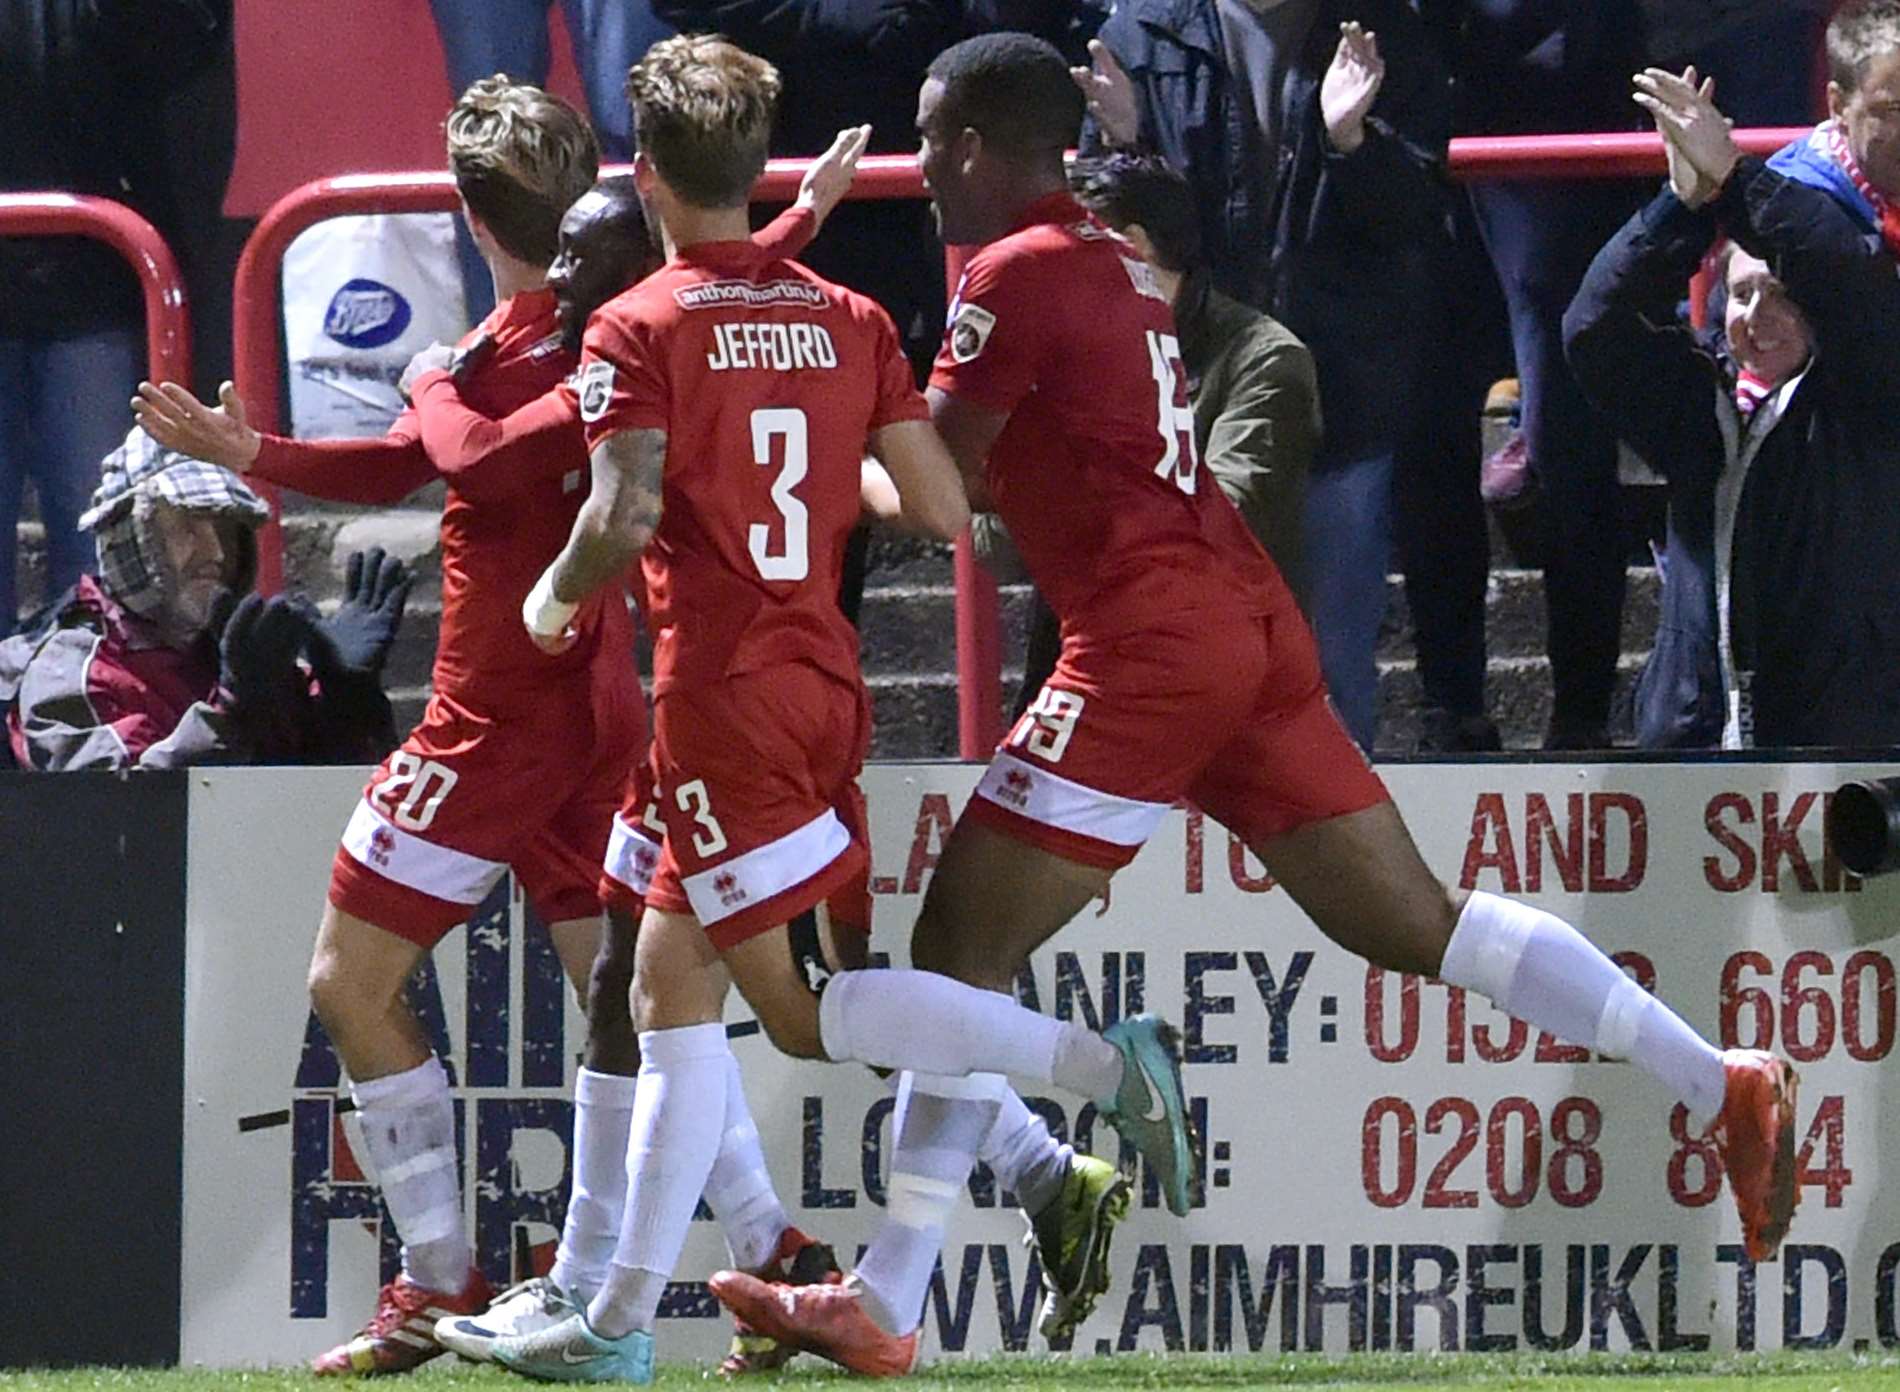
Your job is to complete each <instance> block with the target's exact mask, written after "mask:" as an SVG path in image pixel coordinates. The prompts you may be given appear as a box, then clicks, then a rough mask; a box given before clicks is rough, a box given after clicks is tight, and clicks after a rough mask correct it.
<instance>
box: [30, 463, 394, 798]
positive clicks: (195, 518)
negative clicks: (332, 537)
mask: <svg viewBox="0 0 1900 1392" xmlns="http://www.w3.org/2000/svg"><path fill="white" fill-rule="evenodd" d="M269 516H270V511H269V509H268V508H267V507H266V506H265V505H264V503H263V502H262V500H260V499H259V498H258V496H257V495H256V494H255V493H253V492H252V491H251V490H250V489H249V488H247V487H246V486H245V485H244V483H243V482H242V481H241V480H239V479H238V478H237V476H236V475H234V474H232V473H230V472H228V471H227V470H224V469H221V468H218V467H217V466H216V465H213V464H207V463H204V462H203V461H201V460H196V459H191V458H188V457H186V456H185V455H181V454H176V453H173V452H172V451H169V450H166V449H163V448H161V447H160V446H159V445H158V444H157V443H156V442H155V441H153V440H152V439H151V437H150V436H148V435H146V434H145V432H144V431H142V430H134V431H133V432H132V433H131V434H130V435H129V436H127V437H126V441H125V444H124V445H123V446H121V447H120V448H119V449H118V450H116V451H114V453H113V454H112V455H110V456H109V457H108V458H107V460H106V463H105V468H104V480H103V482H101V484H100V485H99V489H98V491H97V492H96V493H95V494H94V495H93V505H92V507H91V509H90V510H89V511H88V512H87V513H86V514H85V516H84V517H82V518H81V519H80V522H81V525H82V526H83V527H84V528H85V529H86V530H88V531H90V532H91V533H92V534H93V541H94V545H95V549H96V552H97V556H98V569H99V575H98V578H97V579H94V578H93V577H92V576H90V575H86V576H82V577H81V578H80V580H79V582H78V584H77V585H76V586H75V587H74V588H73V589H72V590H70V591H69V592H68V593H67V594H66V595H65V596H64V597H63V598H61V599H60V600H58V601H57V602H56V603H55V604H53V605H52V606H50V607H49V609H48V610H47V611H46V612H45V614H44V615H43V616H42V618H41V619H40V621H39V622H37V623H35V624H34V625H32V626H30V627H29V628H28V630H27V631H25V632H23V633H21V634H18V635H16V636H15V637H13V638H10V639H8V640H7V641H6V642H4V643H0V710H4V712H5V720H6V731H7V737H8V741H7V747H8V750H9V753H10V755H11V758H12V759H13V760H15V761H17V762H18V764H19V765H20V766H21V767H22V768H28V769H37V770H41V771H45V772H61V771H64V770H68V769H119V768H128V767H139V768H178V767H183V766H186V765H191V764H206V763H253V762H269V763H292V762H310V763H318V762H361V761H367V760H371V759H374V758H377V757H379V756H380V755H381V754H382V752H383V751H385V750H387V749H388V748H389V747H390V746H391V745H392V744H394V743H395V731H394V728H393V726H392V724H391V719H390V709H389V702H388V700H387V698H385V697H384V695H383V693H382V689H381V686H380V684H379V680H378V678H379V674H380V672H381V670H382V664H383V659H384V657H385V656H386V654H387V652H388V649H389V645H390V643H391V641H393V639H394V637H395V632H396V626H397V624H398V623H399V622H400V621H401V617H402V609H403V604H404V602H405V600H406V598H407V595H408V589H409V577H408V574H407V572H406V571H405V570H404V569H403V566H402V564H401V562H399V561H397V560H395V559H394V558H393V557H391V558H387V559H385V558H384V557H383V556H382V554H381V552H379V551H373V552H370V553H369V554H368V555H367V556H365V555H363V554H361V553H359V554H357V555H355V556H352V557H351V558H350V579H349V585H348V591H347V594H346V597H345V600H344V603H343V605H342V607H341V608H339V609H338V610H337V612H336V613H335V614H334V615H333V616H332V617H331V618H329V619H327V620H323V621H318V620H317V619H316V618H315V617H314V615H313V613H312V612H311V611H310V610H309V609H308V608H307V607H305V606H301V605H299V604H298V603H296V602H294V601H290V600H286V599H282V598H277V599H272V600H269V601H266V600H263V599H261V598H259V597H258V596H256V595H252V594H248V593H247V591H248V590H249V589H250V586H251V582H252V580H253V578H254V575H255V572H256V557H257V547H256V540H255V537H254V535H253V533H254V532H255V530H256V528H257V527H258V526H259V525H261V524H262V523H263V522H264V521H265V520H266V519H267V518H268V517H269ZM240 595H241V596H243V598H241V599H238V598H235V597H236V596H240Z"/></svg>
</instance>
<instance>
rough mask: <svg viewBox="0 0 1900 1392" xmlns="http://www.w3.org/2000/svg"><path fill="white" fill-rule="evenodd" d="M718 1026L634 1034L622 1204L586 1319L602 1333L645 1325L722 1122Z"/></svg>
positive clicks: (725, 1052) (618, 1333)
mask: <svg viewBox="0 0 1900 1392" xmlns="http://www.w3.org/2000/svg"><path fill="white" fill-rule="evenodd" d="M731 1057H732V1051H731V1049H729V1048H728V1047H727V1046H726V1027H725V1026H724V1025H722V1024H710V1025H688V1026H686V1027H685V1028H683V1029H669V1030H643V1031H642V1032H641V1034H640V1079H639V1084H638V1087H637V1088H636V1090H635V1092H634V1101H633V1124H632V1126H631V1128H630V1131H629V1138H628V1145H627V1203H626V1211H625V1212H624V1213H623V1214H622V1215H621V1219H620V1240H619V1242H618V1243H617V1244H616V1245H615V1247H614V1255H613V1260H612V1261H611V1262H610V1263H609V1264H608V1267H607V1279H606V1281H605V1283H603V1284H602V1286H601V1288H600V1291H599V1293H598V1294H596V1295H595V1296H594V1298H593V1300H592V1301H590V1302H589V1304H588V1307H587V1322H588V1324H589V1325H591V1326H592V1327H593V1329H594V1332H595V1333H597V1334H599V1335H601V1336H602V1337H604V1338H608V1339H618V1338H622V1337H624V1336H625V1335H626V1334H628V1333H630V1332H632V1331H633V1330H636V1329H638V1330H643V1331H645V1332H647V1333H651V1332H652V1331H653V1325H654V1321H655V1319H656V1318H657V1317H658V1314H659V1309H660V1297H661V1296H662V1295H664V1294H665V1293H666V1282H667V1277H668V1276H670V1275H671V1274H672V1271H673V1268H674V1267H675V1266H677V1265H678V1264H679V1259H680V1249H681V1248H682V1247H684V1246H685V1245H686V1233H687V1230H688V1229H689V1228H690V1227H691V1226H692V1222H693V1210H694V1209H695V1208H696V1207H698V1205H699V1196H700V1194H701V1192H702V1191H703V1190H704V1189H705V1187H706V1179H707V1176H708V1175H710V1174H711V1173H712V1167H713V1161H714V1160H715V1159H716V1158H717V1157H718V1155H719V1137H720V1133H721V1132H722V1131H724V1130H725V1120H726V1078H727V1072H726V1066H727V1061H728V1060H729V1059H730V1058H731Z"/></svg>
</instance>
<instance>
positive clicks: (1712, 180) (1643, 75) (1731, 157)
mask: <svg viewBox="0 0 1900 1392" xmlns="http://www.w3.org/2000/svg"><path fill="white" fill-rule="evenodd" d="M1635 85H1636V93H1635V100H1636V104H1637V105H1638V106H1640V107H1642V108H1643V110H1645V111H1647V112H1648V113H1649V114H1650V115H1651V116H1653V117H1655V118H1656V129H1657V130H1659V131H1661V132H1662V137H1663V146H1664V148H1665V149H1666V150H1668V151H1670V152H1671V153H1670V174H1669V182H1670V186H1671V187H1672V188H1675V190H1676V195H1677V197H1679V198H1682V201H1683V202H1685V203H1688V204H1689V206H1691V207H1697V206H1700V204H1702V203H1705V202H1707V201H1708V200H1709V199H1711V198H1713V197H1714V196H1715V195H1716V194H1717V193H1719V192H1720V191H1721V188H1722V185H1724V184H1726V183H1727V182H1728V179H1729V175H1731V174H1733V173H1734V172H1735V165H1736V162H1737V161H1739V160H1740V159H1741V157H1742V151H1741V147H1740V146H1739V145H1737V144H1736V143H1735V136H1734V134H1733V133H1732V132H1731V131H1730V129H1729V121H1728V118H1727V117H1725V116H1723V115H1722V113H1721V112H1720V111H1719V110H1717V109H1716V105H1715V84H1714V83H1713V82H1704V83H1702V85H1701V86H1699V87H1698V86H1697V85H1696V82H1695V69H1694V68H1690V69H1688V70H1687V71H1685V72H1684V73H1683V75H1682V76H1681V77H1678V76H1676V74H1674V73H1671V72H1665V71H1663V70H1662V69H1661V68H1645V69H1644V70H1643V71H1642V72H1640V73H1638V74H1636V77H1635ZM1679 164H1680V165H1682V166H1684V169H1683V173H1682V176H1681V177H1682V178H1684V179H1685V180H1686V179H1687V178H1688V177H1689V172H1690V171H1693V174H1694V180H1695V183H1694V187H1693V188H1691V189H1689V190H1688V192H1689V193H1691V194H1692V195H1693V197H1692V198H1691V197H1684V196H1683V195H1684V189H1683V188H1682V187H1679V186H1678V185H1677V178H1678V175H1677V166H1678V165H1679Z"/></svg>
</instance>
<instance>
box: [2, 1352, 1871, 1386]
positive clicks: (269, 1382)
mask: <svg viewBox="0 0 1900 1392" xmlns="http://www.w3.org/2000/svg"><path fill="white" fill-rule="evenodd" d="M414 1376H415V1378H416V1379H420V1382H419V1383H414V1384H411V1383H404V1382H396V1381H392V1382H390V1383H389V1384H388V1386H389V1387H390V1388H392V1389H395V1388H401V1387H403V1386H406V1385H415V1386H416V1387H417V1392H524V1389H527V1388H530V1387H533V1386H535V1385H536V1384H533V1383H528V1382H525V1381H523V1380H522V1379H520V1378H516V1377H513V1376H511V1375H509V1374H507V1373H502V1372H498V1371H490V1370H487V1369H481V1368H473V1367H470V1366H468V1365H466V1364H461V1365H456V1364H453V1363H450V1362H448V1361H446V1360H445V1361H444V1362H442V1363H439V1364H436V1365H435V1366H433V1367H430V1368H427V1369H425V1370H424V1371H422V1372H420V1373H417V1374H415V1375H414ZM759 1381H760V1383H762V1384H763V1385H770V1386H780V1385H783V1386H785V1387H787V1388H788V1389H790V1392H823V1390H824V1389H833V1388H838V1389H842V1388H844V1387H846V1386H851V1387H855V1388H857V1389H859V1392H862V1389H864V1388H865V1387H866V1386H867V1385H868V1384H866V1383H865V1382H864V1381H863V1380H862V1379H858V1378H851V1377H849V1376H847V1375H845V1374H842V1373H837V1372H836V1371H835V1370H831V1369H829V1368H828V1367H827V1365H824V1364H821V1363H818V1362H817V1361H816V1360H813V1359H809V1358H807V1359H803V1360H801V1361H800V1362H799V1364H798V1365H797V1366H796V1367H795V1368H794V1369H792V1370H790V1371H788V1372H786V1373H785V1374H782V1375H781V1376H780V1377H778V1378H776V1379H761V1380H759ZM717 1384H718V1379H717V1377H716V1376H715V1375H714V1374H713V1373H712V1372H711V1370H710V1369H707V1368H696V1367H663V1368H661V1370H660V1375H659V1380H658V1383H657V1385H658V1386H659V1387H660V1388H662V1389H672V1392H684V1389H686V1388H689V1387H695V1388H706V1387H708V1386H713V1385H717ZM317 1386H319V1383H318V1382H317V1380H316V1379H315V1378H313V1377H311V1376H310V1375H309V1374H308V1373H305V1372H302V1371H300V1370H294V1369H293V1370H284V1369H271V1370H267V1371H261V1372H214V1371H209V1370H206V1369H170V1370H146V1369H129V1370H128V1369H117V1368H82V1369H74V1370H65V1371H56V1372H55V1371H39V1370H21V1371H4V1370H0V1392H213V1390H214V1389H215V1390H216V1392H226V1389H243V1392H312V1389H313V1388H316V1387H317ZM895 1386H896V1387H900V1388H903V1389H905V1392H979V1389H987V1388H1012V1389H1020V1392H1124V1390H1126V1392H1134V1390H1135V1389H1142V1390H1143V1392H1147V1390H1148V1389H1155V1392H1160V1389H1174V1388H1183V1389H1224V1388H1233V1389H1241V1388H1256V1387H1292V1388H1327V1389H1332V1390H1333V1392H1374V1390H1375V1389H1380V1388H1402V1389H1406V1392H1425V1390H1426V1389H1434V1388H1465V1387H1479V1388H1486V1389H1500V1390H1502V1389H1516V1388H1522V1389H1527V1392H1624V1390H1625V1389H1634V1390H1635V1392H1661V1389H1664V1388H1676V1387H1681V1388H1688V1389H1692V1390H1693V1392H1743V1389H1746V1390H1747V1392H1810V1390H1812V1392H1832V1389H1836V1388H1838V1389H1842V1392H1875V1390H1876V1389H1880V1392H1886V1389H1892V1392H1900V1355H1888V1356H1880V1357H1875V1356H1870V1355H1846V1354H1841V1355H1834V1354H1822V1355H1800V1354H1760V1355H1755V1354H1748V1355H1739V1356H1738V1355H1677V1354H1654V1355H1651V1354H1629V1355H1616V1354H1610V1355H1605V1354H1598V1355H1594V1356H1591V1355H1568V1356H1554V1357H1552V1356H1534V1355H1511V1354H1498V1355H1451V1356H1445V1355H1431V1354H1396V1355H1395V1354H1359V1355H1353V1356H1347V1357H1337V1358H1333V1357H1320V1356H1317V1355H1291V1356H1281V1357H1234V1358H1228V1357H1219V1356H1209V1355H1193V1354H1189V1355H1181V1354H1173V1355H1167V1356H1161V1355H1148V1354H1124V1355H1121V1356H1120V1357H1115V1358H1082V1359H1072V1358H1036V1357H1031V1356H1027V1355H1024V1356H1017V1357H1004V1358H989V1359H981V1360H970V1361H946V1362H942V1363H937V1364H933V1365H932V1366H930V1367H928V1368H925V1369H924V1370H923V1371H921V1372H920V1373H918V1374H917V1375H916V1376H914V1377H911V1378H908V1379H905V1380H904V1381H903V1382H901V1383H899V1384H895Z"/></svg>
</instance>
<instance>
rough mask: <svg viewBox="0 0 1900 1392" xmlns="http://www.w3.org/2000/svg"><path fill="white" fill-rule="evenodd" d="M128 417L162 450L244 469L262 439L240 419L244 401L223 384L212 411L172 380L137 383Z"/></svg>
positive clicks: (241, 471)
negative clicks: (216, 403)
mask: <svg viewBox="0 0 1900 1392" xmlns="http://www.w3.org/2000/svg"><path fill="white" fill-rule="evenodd" d="M138 393H139V394H138V395H137V396H135V397H133V398H132V415H133V416H134V418H136V419H137V421H138V423H139V426H140V428H141V429H143V430H144V431H145V433H146V434H147V435H150V436H151V437H152V438H153V439H154V440H156V441H158V442H159V444H161V445H163V446H164V447H165V448H166V449H169V450H177V451H178V452H179V453H180V454H188V455H190V456H191V457H192V458H193V459H202V460H204V461H205V462H206V463H208V464H217V465H220V466H222V467H223V468H226V469H231V470H234V471H235V472H237V473H240V474H241V473H244V472H245V471H247V470H248V469H249V468H250V467H251V462H252V461H253V460H254V459H256V458H257V451H258V449H259V447H260V446H261V444H262V440H263V437H262V436H260V435H259V434H258V433H257V432H256V431H255V430H253V429H251V427H250V424H249V423H248V421H247V420H246V419H245V416H246V412H245V409H244V402H243V400H242V399H241V398H240V397H239V396H238V394H237V388H235V387H233V386H232V385H231V384H230V383H229V382H226V383H225V384H224V385H223V386H221V387H219V388H218V403H219V404H218V406H217V408H216V409H213V408H212V407H210V406H207V405H205V404H204V402H202V401H200V400H199V399H198V398H197V397H195V396H193V395H192V394H191V392H190V391H189V390H187V389H186V388H184V387H181V386H179V385H178V383H176V382H162V383H157V384H154V383H152V382H140V383H139V388H138Z"/></svg>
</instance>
